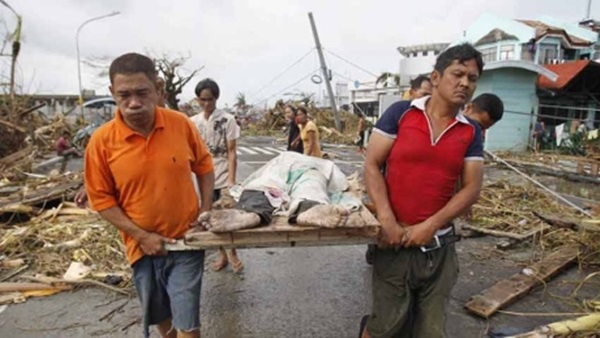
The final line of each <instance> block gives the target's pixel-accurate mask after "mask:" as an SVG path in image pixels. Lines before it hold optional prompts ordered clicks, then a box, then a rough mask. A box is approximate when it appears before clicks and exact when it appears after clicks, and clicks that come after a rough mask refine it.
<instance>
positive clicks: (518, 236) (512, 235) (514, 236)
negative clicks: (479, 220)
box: [461, 223, 550, 241]
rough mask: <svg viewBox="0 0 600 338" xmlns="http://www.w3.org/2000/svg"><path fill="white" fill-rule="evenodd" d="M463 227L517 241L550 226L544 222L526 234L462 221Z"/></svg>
mask: <svg viewBox="0 0 600 338" xmlns="http://www.w3.org/2000/svg"><path fill="white" fill-rule="evenodd" d="M461 227H462V228H463V229H466V230H471V231H475V232H479V233H482V234H485V235H490V236H494V237H506V238H511V239H514V240H517V241H523V240H525V239H528V238H530V237H532V236H535V235H536V234H538V233H540V232H542V231H546V230H548V229H549V228H550V227H549V226H548V225H546V224H543V225H542V226H541V227H536V228H535V229H533V230H531V231H529V232H526V233H524V234H515V233H512V232H506V231H499V230H492V229H487V228H483V227H479V226H476V225H472V224H467V223H462V225H461Z"/></svg>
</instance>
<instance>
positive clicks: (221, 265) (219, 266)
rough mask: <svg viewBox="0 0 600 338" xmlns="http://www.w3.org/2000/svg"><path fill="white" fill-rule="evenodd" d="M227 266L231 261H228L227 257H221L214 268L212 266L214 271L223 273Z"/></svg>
mask: <svg viewBox="0 0 600 338" xmlns="http://www.w3.org/2000/svg"><path fill="white" fill-rule="evenodd" d="M227 264H229V261H228V260H227V256H221V257H219V259H217V261H216V262H215V263H214V264H213V266H212V268H213V271H221V270H223V269H224V268H225V267H226V266H227Z"/></svg>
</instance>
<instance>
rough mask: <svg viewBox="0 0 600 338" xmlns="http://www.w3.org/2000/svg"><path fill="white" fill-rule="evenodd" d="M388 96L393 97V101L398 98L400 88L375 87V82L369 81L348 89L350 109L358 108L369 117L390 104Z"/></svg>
mask: <svg viewBox="0 0 600 338" xmlns="http://www.w3.org/2000/svg"><path fill="white" fill-rule="evenodd" d="M389 97H394V98H395V99H394V100H393V102H395V101H398V100H400V88H398V87H396V86H393V87H377V86H376V85H375V83H370V84H360V85H359V86H358V88H353V89H350V102H351V103H352V107H351V108H352V111H354V112H355V111H357V110H358V111H360V112H362V113H364V114H366V115H367V116H369V117H378V116H379V115H380V114H381V113H382V110H385V108H387V107H388V106H389V105H390V104H391V103H388V99H387V98H389ZM393 102H392V103H393Z"/></svg>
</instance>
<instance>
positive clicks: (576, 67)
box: [538, 60, 590, 89]
mask: <svg viewBox="0 0 600 338" xmlns="http://www.w3.org/2000/svg"><path fill="white" fill-rule="evenodd" d="M589 62H590V61H589V60H578V61H574V62H567V63H561V64H556V65H545V66H544V67H545V68H547V69H549V70H550V71H552V72H554V73H556V74H557V75H558V79H556V81H555V82H551V81H548V80H547V79H545V78H542V77H540V78H539V79H538V86H539V87H541V88H546V89H562V88H563V87H565V86H566V85H567V84H568V83H569V82H570V81H571V80H573V78H574V77H575V76H576V75H577V74H579V73H580V72H581V71H582V70H583V69H584V68H585V67H586V66H587V65H588V63H589Z"/></svg>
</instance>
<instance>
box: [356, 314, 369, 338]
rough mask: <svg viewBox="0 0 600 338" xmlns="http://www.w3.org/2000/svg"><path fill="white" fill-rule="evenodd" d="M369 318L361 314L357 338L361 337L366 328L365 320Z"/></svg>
mask: <svg viewBox="0 0 600 338" xmlns="http://www.w3.org/2000/svg"><path fill="white" fill-rule="evenodd" d="M368 320H369V316H368V315H366V316H363V317H362V319H361V320H360V331H359V332H358V338H362V336H363V335H364V333H365V330H366V329H367V321H368Z"/></svg>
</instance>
